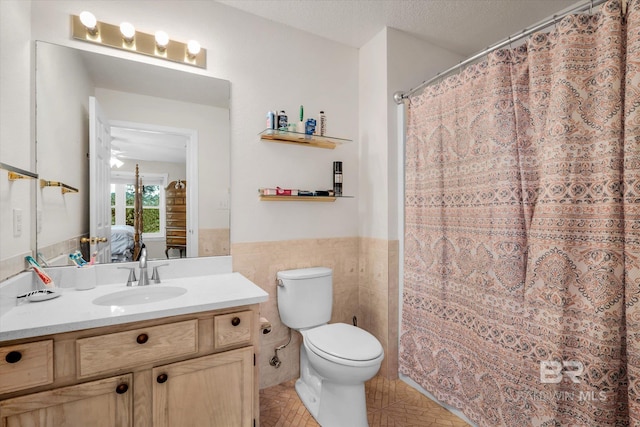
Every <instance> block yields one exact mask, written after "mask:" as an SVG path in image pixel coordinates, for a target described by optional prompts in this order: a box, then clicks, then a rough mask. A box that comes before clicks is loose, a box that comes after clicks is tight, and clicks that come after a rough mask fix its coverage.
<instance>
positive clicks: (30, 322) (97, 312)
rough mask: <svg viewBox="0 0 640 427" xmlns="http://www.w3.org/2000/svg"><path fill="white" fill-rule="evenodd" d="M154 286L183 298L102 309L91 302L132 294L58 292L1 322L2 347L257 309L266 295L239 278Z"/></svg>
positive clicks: (114, 288)
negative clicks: (112, 327)
mask: <svg viewBox="0 0 640 427" xmlns="http://www.w3.org/2000/svg"><path fill="white" fill-rule="evenodd" d="M153 286H157V287H160V286H179V287H183V288H185V289H186V290H187V292H186V293H184V294H183V295H180V296H177V297H174V298H171V299H166V300H163V301H157V302H153V303H146V304H135V305H121V306H101V305H95V304H93V303H92V301H93V300H94V299H96V298H98V297H101V296H103V295H107V294H111V293H113V292H118V291H124V290H127V289H136V287H127V286H125V284H124V283H123V284H117V285H101V286H97V287H95V288H93V289H90V290H82V291H81V290H76V289H73V288H61V289H60V291H61V293H62V295H61V296H60V297H57V298H54V299H51V300H47V301H41V302H25V303H22V304H20V305H17V306H15V307H13V308H11V309H10V310H9V311H8V312H6V313H3V314H2V316H0V343H1V342H3V341H9V340H15V339H21V338H32V337H37V336H43V335H49V334H56V333H62V332H71V331H77V330H81V329H88V328H96V327H101V326H110V325H118V324H123V323H129V322H137V321H141V320H150V319H157V318H162V317H168V316H176V315H180V314H190V313H198V312H203V311H209V310H218V309H223V308H230V307H239V306H244V305H250V304H257V303H260V302H264V301H266V300H267V299H268V294H267V293H266V292H265V291H264V290H262V289H261V288H260V287H258V286H257V285H255V284H254V283H253V282H251V281H250V280H249V279H247V278H245V277H244V276H242V275H241V274H240V273H224V274H213V275H207V276H196V277H188V278H184V279H180V278H176V279H167V280H163V281H162V283H160V284H151V285H149V287H153Z"/></svg>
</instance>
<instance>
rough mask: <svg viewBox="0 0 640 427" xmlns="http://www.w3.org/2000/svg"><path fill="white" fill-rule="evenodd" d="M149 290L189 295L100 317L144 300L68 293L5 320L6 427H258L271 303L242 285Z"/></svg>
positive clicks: (194, 282) (225, 278) (1, 412)
mask: <svg viewBox="0 0 640 427" xmlns="http://www.w3.org/2000/svg"><path fill="white" fill-rule="evenodd" d="M154 286H156V287H158V289H159V288H161V287H177V286H181V287H184V288H185V289H186V292H185V293H183V294H180V295H179V296H176V297H171V298H168V299H165V300H161V301H155V302H150V303H143V304H140V303H137V304H129V305H127V301H126V300H123V301H121V303H122V305H96V304H93V303H92V301H96V300H97V301H100V298H102V300H104V297H105V296H108V295H121V294H125V295H126V292H127V291H129V290H132V291H137V289H136V288H126V287H125V286H124V285H114V286H110V285H107V286H98V287H96V288H95V289H92V290H89V291H76V290H75V289H63V294H62V296H61V297H59V298H56V299H54V300H50V301H43V302H36V303H34V302H31V303H26V304H22V305H19V306H16V307H13V308H12V309H11V310H9V311H8V312H7V313H5V314H3V315H2V317H0V378H1V380H0V425H11V426H22V425H44V424H41V423H42V422H44V420H46V425H55V426H88V425H101V426H140V427H141V426H146V427H152V426H153V427H160V426H181V425H185V426H187V425H193V426H196V425H197V426H200V425H202V426H204V425H206V426H246V427H249V426H255V425H259V419H258V416H259V407H258V376H257V375H258V371H257V367H256V366H255V361H256V358H257V354H256V353H257V349H258V341H257V338H258V333H257V332H258V330H259V325H258V319H259V313H258V303H259V302H262V301H266V299H267V294H266V293H265V292H264V291H263V290H262V289H260V288H259V287H258V286H256V285H255V284H253V283H251V282H250V281H249V280H247V279H246V278H244V277H243V276H241V275H240V274H238V273H229V274H220V275H211V276H202V277H192V278H189V279H188V280H180V279H172V280H167V281H165V283H162V284H158V285H149V286H148V288H149V289H151V288H152V287H154ZM152 292H153V291H152ZM32 317H33V319H31V318H32ZM47 318H48V320H45V319H47ZM30 319H31V320H30ZM19 325H22V326H19Z"/></svg>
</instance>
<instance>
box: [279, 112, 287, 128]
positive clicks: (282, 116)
mask: <svg viewBox="0 0 640 427" xmlns="http://www.w3.org/2000/svg"><path fill="white" fill-rule="evenodd" d="M287 122H288V120H287V115H286V114H285V113H284V110H281V111H280V114H278V129H280V130H287V126H288V123H287Z"/></svg>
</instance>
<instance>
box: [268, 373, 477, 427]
mask: <svg viewBox="0 0 640 427" xmlns="http://www.w3.org/2000/svg"><path fill="white" fill-rule="evenodd" d="M294 383H295V380H292V381H288V382H286V383H283V384H279V385H276V386H273V387H269V388H266V389H264V390H260V425H261V426H262V427H276V426H277V427H288V426H291V427H318V423H316V422H315V420H314V419H313V417H312V416H311V414H309V412H308V411H307V409H306V408H305V407H304V405H303V404H302V402H301V401H300V399H299V398H298V395H297V394H296V391H295V389H294ZM365 392H366V394H367V409H368V415H369V416H368V418H369V425H370V427H378V426H381V427H382V426H384V427H444V426H447V427H466V426H468V424H467V423H465V422H464V421H463V420H461V419H460V418H458V417H456V416H455V415H454V414H452V413H451V412H449V411H448V410H446V409H444V408H443V407H441V406H440V405H438V404H437V403H435V402H433V401H432V400H430V399H429V398H427V397H425V396H423V395H422V394H420V393H419V392H418V391H416V390H414V389H413V388H412V387H410V386H408V385H407V384H405V383H404V382H403V381H401V380H387V379H386V378H383V377H380V376H377V377H374V378H373V379H371V380H370V381H367V383H366V384H365Z"/></svg>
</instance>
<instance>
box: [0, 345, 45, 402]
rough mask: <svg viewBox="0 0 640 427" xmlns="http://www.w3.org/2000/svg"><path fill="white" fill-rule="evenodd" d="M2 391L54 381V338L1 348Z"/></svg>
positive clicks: (0, 383)
mask: <svg viewBox="0 0 640 427" xmlns="http://www.w3.org/2000/svg"><path fill="white" fill-rule="evenodd" d="M0 378H2V381H0V393H7V392H10V391H17V390H23V389H26V388H30V387H35V386H39V385H45V384H51V383H52V382H53V340H46V341H38V342H32V343H27V344H19V345H12V346H8V347H2V348H0Z"/></svg>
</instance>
